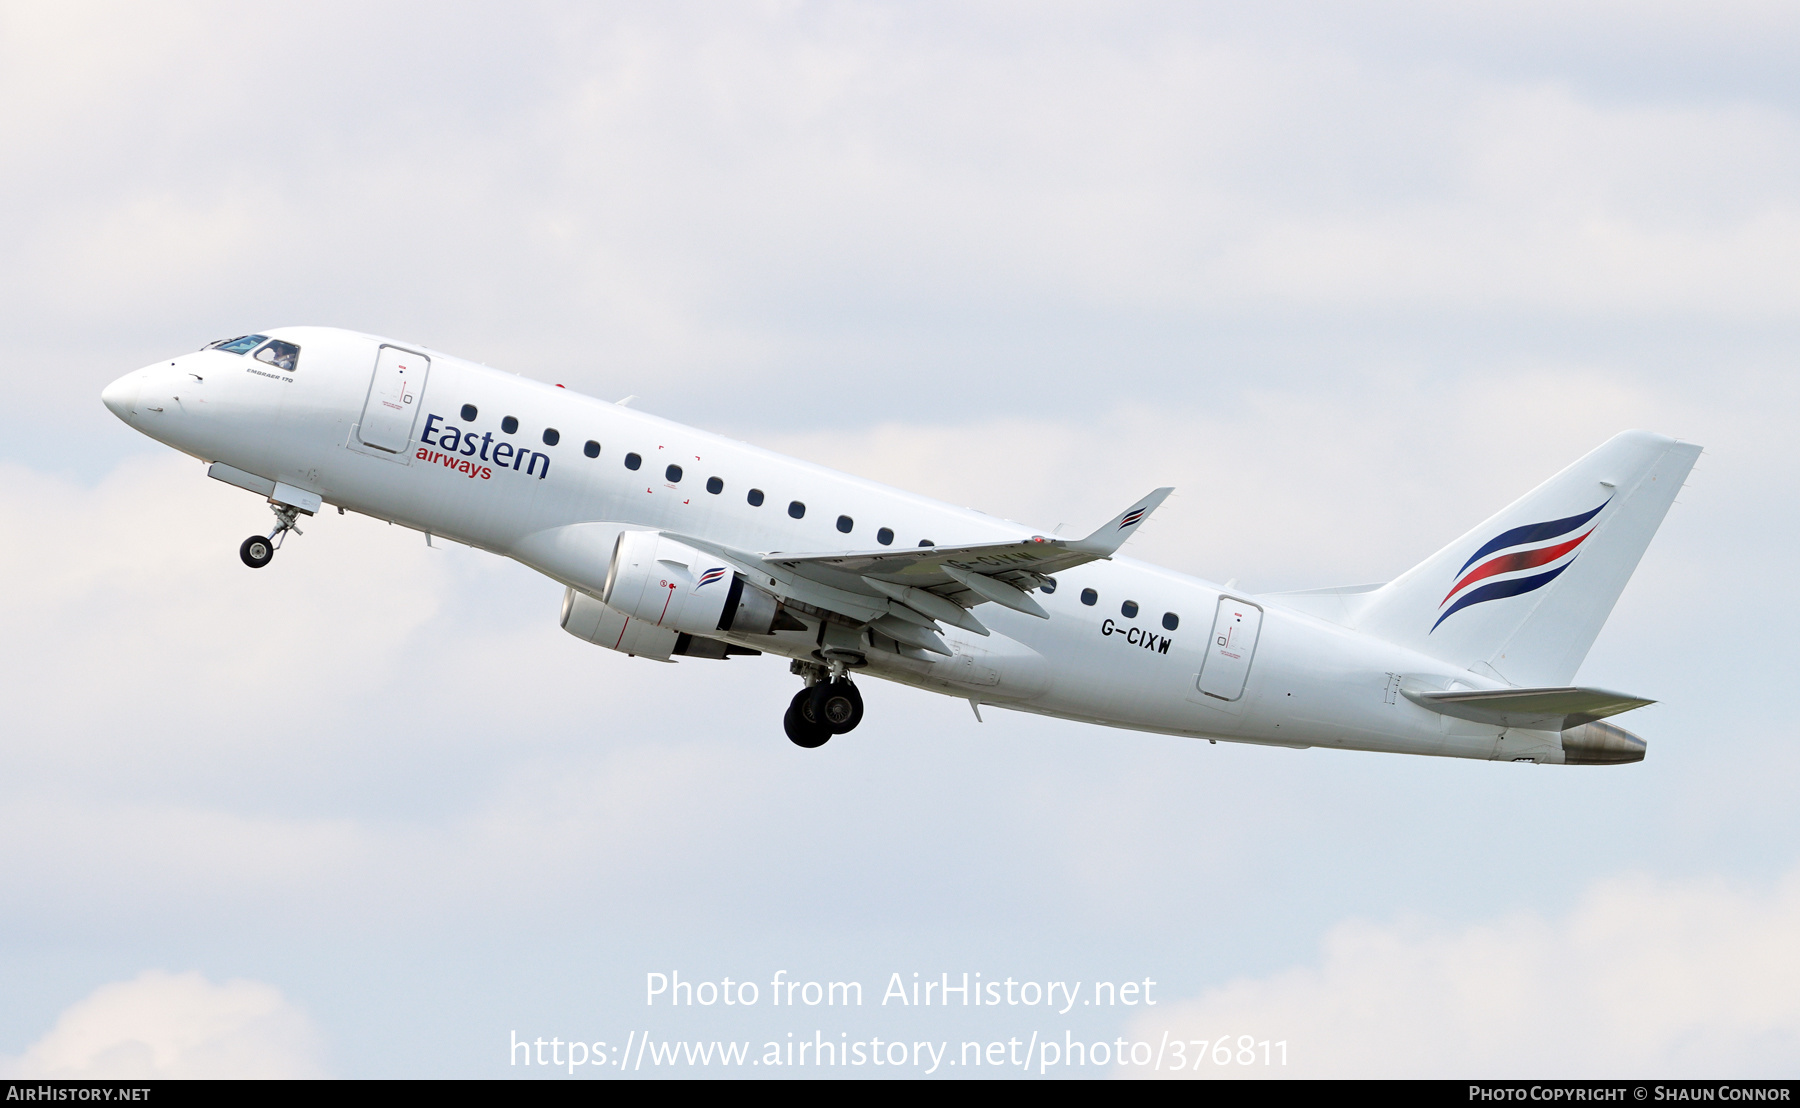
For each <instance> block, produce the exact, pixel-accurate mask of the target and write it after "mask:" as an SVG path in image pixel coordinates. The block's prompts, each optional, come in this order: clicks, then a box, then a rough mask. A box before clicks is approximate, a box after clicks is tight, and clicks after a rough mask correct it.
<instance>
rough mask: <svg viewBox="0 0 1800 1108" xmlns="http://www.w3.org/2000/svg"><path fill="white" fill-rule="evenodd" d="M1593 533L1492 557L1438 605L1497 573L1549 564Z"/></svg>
mask: <svg viewBox="0 0 1800 1108" xmlns="http://www.w3.org/2000/svg"><path fill="white" fill-rule="evenodd" d="M1593 533H1594V532H1593V531H1591V530H1590V531H1585V532H1583V533H1582V534H1580V535H1578V536H1576V537H1575V538H1572V539H1570V540H1569V541H1568V542H1565V543H1559V544H1557V545H1556V546H1540V547H1539V548H1537V549H1536V550H1515V551H1513V552H1512V553H1511V554H1501V555H1500V556H1498V557H1495V558H1490V559H1488V560H1487V561H1485V562H1483V563H1482V564H1481V565H1479V566H1476V567H1475V568H1474V569H1472V570H1470V571H1469V574H1468V576H1466V577H1464V578H1463V579H1462V580H1460V581H1458V582H1457V583H1456V584H1455V585H1454V586H1453V587H1452V588H1451V589H1450V591H1449V592H1447V593H1445V594H1444V599H1443V600H1441V601H1439V602H1438V606H1439V607H1442V606H1443V604H1444V602H1445V601H1448V600H1449V599H1450V598H1451V597H1453V596H1455V595H1456V594H1457V593H1459V592H1461V591H1462V590H1463V589H1465V588H1467V587H1469V586H1470V585H1473V584H1474V583H1475V582H1477V581H1485V580H1486V579H1487V578H1489V577H1493V576H1495V575H1496V574H1501V573H1517V572H1519V571H1520V570H1523V569H1536V568H1537V567H1539V566H1543V565H1549V564H1550V563H1551V562H1554V561H1556V559H1558V558H1560V557H1562V556H1563V555H1564V554H1567V553H1568V552H1569V551H1571V550H1573V549H1575V548H1576V547H1578V546H1580V545H1581V544H1582V543H1584V542H1586V541H1587V538H1588V536H1589V535H1591V534H1593ZM1445 614H1446V615H1448V614H1449V613H1445ZM1440 622H1441V621H1440Z"/></svg>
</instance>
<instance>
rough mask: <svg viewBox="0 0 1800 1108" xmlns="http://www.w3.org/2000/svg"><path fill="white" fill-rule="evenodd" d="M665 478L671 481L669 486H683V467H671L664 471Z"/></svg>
mask: <svg viewBox="0 0 1800 1108" xmlns="http://www.w3.org/2000/svg"><path fill="white" fill-rule="evenodd" d="M663 476H664V477H667V478H668V479H669V484H671V485H679V484H681V467H680V466H670V467H669V468H668V469H665V470H663Z"/></svg>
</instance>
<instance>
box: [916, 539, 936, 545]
mask: <svg viewBox="0 0 1800 1108" xmlns="http://www.w3.org/2000/svg"><path fill="white" fill-rule="evenodd" d="M919 545H920V546H936V545H937V543H935V542H932V541H931V540H930V539H920V540H919Z"/></svg>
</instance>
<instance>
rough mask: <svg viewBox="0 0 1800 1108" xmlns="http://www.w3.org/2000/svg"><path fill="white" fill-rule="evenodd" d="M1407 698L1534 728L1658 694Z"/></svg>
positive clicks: (1561, 691)
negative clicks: (1639, 695) (1645, 695)
mask: <svg viewBox="0 0 1800 1108" xmlns="http://www.w3.org/2000/svg"><path fill="white" fill-rule="evenodd" d="M1401 692H1403V693H1405V695H1406V698H1407V699H1408V700H1410V701H1412V702H1413V703H1414V704H1417V705H1419V706H1420V707H1423V708H1430V709H1431V710H1432V711H1434V712H1441V713H1443V714H1444V715H1447V716H1455V717H1456V718H1458V719H1470V720H1474V721H1475V722H1477V723H1491V724H1494V725H1495V726H1497V727H1519V728H1524V729H1526V730H1531V731H1567V730H1568V729H1570V728H1571V727H1580V726H1581V725H1582V724H1584V723H1592V722H1594V721H1595V720H1598V719H1605V718H1606V717H1607V716H1616V715H1618V714H1619V713H1620V712H1629V711H1631V710H1632V709H1633V708H1642V707H1643V706H1644V705H1646V704H1654V703H1656V701H1654V700H1645V699H1643V698H1642V697H1637V696H1626V695H1625V694H1624V693H1616V692H1608V691H1607V690H1605V689H1580V688H1557V689H1481V690H1475V691H1469V690H1461V691H1457V692H1413V691H1412V690H1410V689H1404V688H1403V689H1401Z"/></svg>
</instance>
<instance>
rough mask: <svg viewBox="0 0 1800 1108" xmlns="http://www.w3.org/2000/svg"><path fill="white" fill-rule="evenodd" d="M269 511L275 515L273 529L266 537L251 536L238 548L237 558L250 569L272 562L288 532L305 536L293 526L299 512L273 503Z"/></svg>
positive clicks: (298, 516) (259, 567)
mask: <svg viewBox="0 0 1800 1108" xmlns="http://www.w3.org/2000/svg"><path fill="white" fill-rule="evenodd" d="M269 509H270V510H271V511H273V512H274V513H275V529H274V530H273V531H270V532H269V533H268V535H267V536H263V535H251V536H250V537H249V538H247V539H245V540H244V541H243V542H242V543H241V544H239V546H238V557H239V558H242V559H243V560H244V564H245V565H247V566H249V567H250V568H251V569H261V568H262V567H264V566H266V565H268V564H269V563H270V562H271V561H273V560H274V559H275V552H276V551H277V550H280V549H281V540H282V539H284V538H286V537H287V533H288V532H289V531H292V532H293V533H294V534H296V535H301V534H305V532H304V531H302V530H300V528H299V527H297V526H295V523H296V521H297V520H298V519H299V518H300V513H299V512H297V511H295V510H294V509H293V508H290V507H288V506H287V505H285V504H276V503H274V502H273V501H271V502H270V504H269Z"/></svg>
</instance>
